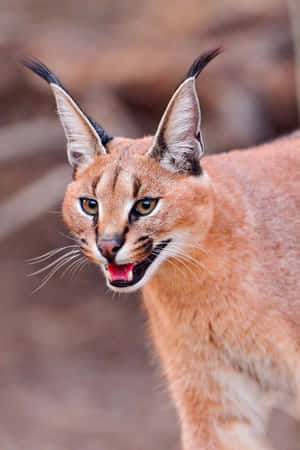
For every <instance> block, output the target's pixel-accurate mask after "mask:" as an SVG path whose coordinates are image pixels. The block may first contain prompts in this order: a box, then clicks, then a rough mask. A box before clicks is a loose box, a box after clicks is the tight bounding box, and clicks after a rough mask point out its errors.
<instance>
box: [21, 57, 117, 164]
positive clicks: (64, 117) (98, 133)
mask: <svg viewBox="0 0 300 450" xmlns="http://www.w3.org/2000/svg"><path fill="white" fill-rule="evenodd" d="M22 63H23V64H24V66H25V67H27V68H29V69H31V70H32V71H33V72H34V73H36V74H37V75H39V76H40V77H41V78H43V79H44V80H45V81H47V82H48V83H49V84H50V86H51V89H52V91H53V93H54V96H55V100H56V105H57V110H58V114H59V117H60V120H61V123H62V125H63V128H64V131H65V135H66V138H67V153H68V160H69V162H70V164H71V165H72V166H73V168H74V169H77V168H79V166H80V168H85V167H87V166H88V165H90V164H91V163H92V162H93V160H94V157H95V155H96V154H105V153H106V150H105V144H106V143H107V142H108V141H109V140H111V139H112V137H110V136H109V135H108V134H106V133H105V131H104V130H103V129H102V128H101V127H100V125H98V124H97V123H96V122H94V121H93V120H92V119H91V118H90V117H88V116H87V115H86V114H85V113H84V112H83V111H82V109H81V108H80V107H79V105H78V104H77V103H76V102H75V101H74V100H73V98H72V97H71V95H70V94H69V93H68V92H67V90H66V89H65V88H64V87H63V85H62V84H61V82H60V81H59V80H58V78H57V77H56V76H55V75H54V73H53V72H51V71H50V70H49V69H48V67H46V66H45V65H44V64H42V63H40V62H38V61H35V60H23V61H22Z"/></svg>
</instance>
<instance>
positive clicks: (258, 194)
mask: <svg viewBox="0 0 300 450" xmlns="http://www.w3.org/2000/svg"><path fill="white" fill-rule="evenodd" d="M150 144H151V138H144V139H140V140H129V139H122V138H118V139H117V138H116V139H114V140H113V141H111V142H110V143H109V145H108V155H101V156H98V157H97V159H96V160H95V162H94V163H93V164H92V165H91V166H90V167H88V169H86V170H84V171H83V172H82V173H78V175H77V179H76V181H75V182H73V183H71V185H70V186H69V188H68V190H67V193H66V197H65V201H64V206H63V213H64V219H65V221H66V223H67V225H68V226H69V228H70V229H71V230H72V231H73V232H74V233H76V235H80V236H81V235H84V236H85V237H86V239H87V240H88V242H89V240H91V239H94V234H93V231H91V230H90V229H89V227H88V224H87V223H86V222H85V221H84V220H83V219H79V217H77V216H76V213H75V212H74V208H73V206H72V202H73V199H74V198H76V197H77V196H78V193H79V192H83V191H84V192H89V190H90V189H91V188H90V186H91V182H92V180H93V179H94V178H95V177H97V176H98V175H99V174H100V173H101V174H102V173H105V174H106V182H105V183H104V184H103V185H102V186H100V187H99V189H100V190H99V191H97V195H98V196H99V197H100V198H101V201H102V202H103V214H102V217H103V221H102V223H101V221H100V222H99V227H100V233H101V232H104V231H105V230H106V232H107V231H109V233H111V232H115V231H118V230H120V229H121V228H122V227H124V225H125V222H126V219H125V216H124V214H123V212H122V205H124V202H126V199H127V198H128V197H130V196H131V195H132V194H131V189H132V184H131V181H129V180H130V179H131V178H130V177H131V175H134V176H138V177H139V178H140V179H141V181H142V193H143V194H149V193H155V194H157V195H161V196H163V197H164V205H163V209H162V211H159V213H158V214H157V216H153V217H152V219H151V220H150V219H149V220H150V222H149V223H148V224H146V222H145V224H139V225H138V226H136V227H135V228H134V229H132V230H131V231H129V234H128V240H129V243H130V242H132V243H133V242H134V241H135V239H136V238H137V237H138V236H140V235H141V233H144V232H145V230H146V231H147V232H149V230H151V229H152V230H153V228H154V227H155V229H157V236H158V237H159V238H160V237H161V236H163V235H164V234H165V233H166V232H169V230H172V229H174V230H176V231H178V232H180V231H181V230H186V229H188V230H190V233H191V235H190V242H191V244H194V248H192V247H188V248H187V250H186V253H187V254H188V255H189V256H190V257H192V258H194V260H193V261H192V260H191V259H189V260H188V261H182V262H180V261H178V260H174V261H173V263H172V264H170V263H169V261H168V260H166V261H163V262H162V264H161V265H160V266H159V268H158V269H157V271H156V273H155V274H154V275H153V276H152V278H151V279H150V281H148V282H147V283H146V284H145V285H144V287H143V298H144V304H145V307H146V309H147V311H148V314H149V328H150V333H151V335H152V336H153V339H154V341H155V344H156V347H157V349H158V352H159V354H160V357H161V361H162V364H163V367H164V370H165V373H166V376H167V378H168V380H169V385H170V390H171V393H172V396H173V398H174V401H175V404H176V407H177V410H178V414H179V417H180V421H181V425H182V441H183V448H184V449H185V450H196V449H234V448H236V449H250V448H251V449H254V448H268V447H267V443H266V442H265V441H264V438H263V436H264V423H265V420H266V418H267V413H268V408H269V405H271V404H273V403H274V401H275V402H277V401H279V400H281V399H287V398H291V396H292V397H293V396H294V395H296V394H298V393H299V388H300V386H299V382H300V367H299V366H300V295H299V294H300V292H299V291H300V284H299V272H300V270H299V243H300V242H299V241H300V240H299V237H300V230H299V208H300V203H299V193H300V176H299V169H300V135H299V134H295V135H292V136H290V137H287V138H283V139H280V140H277V141H274V142H271V143H269V144H266V145H264V146H261V147H258V148H256V149H250V150H246V151H233V152H230V153H228V154H222V155H216V156H208V157H205V158H203V160H202V166H203V168H204V169H205V172H206V174H207V175H204V176H200V177H190V176H188V175H174V174H172V173H170V172H168V171H167V170H165V169H163V168H161V167H160V165H159V164H158V163H157V162H156V161H155V160H152V159H150V158H148V157H147V156H146V155H145V153H146V152H147V150H148V149H149V147H150ZM117 165H120V166H121V168H122V171H125V172H126V173H127V174H129V178H127V181H128V183H126V178H123V179H122V178H120V180H119V181H118V182H117V184H116V189H115V192H114V194H112V191H111V186H112V182H113V181H112V180H113V176H114V171H115V168H116V167H117ZM100 185H101V182H100ZM158 216H159V217H158ZM143 227H145V228H144V229H143ZM87 254H88V253H87ZM88 256H89V257H91V258H92V259H93V256H92V255H91V254H88ZM144 257H145V255H140V256H139V258H140V259H142V258H144ZM171 259H172V258H171ZM195 261H196V262H195ZM197 262H198V263H199V264H198V263H197Z"/></svg>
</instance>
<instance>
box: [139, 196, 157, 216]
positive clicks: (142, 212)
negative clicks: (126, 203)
mask: <svg viewBox="0 0 300 450" xmlns="http://www.w3.org/2000/svg"><path fill="white" fill-rule="evenodd" d="M157 202H158V199H153V198H143V199H142V200H139V201H137V202H136V204H135V205H134V212H135V213H136V214H137V215H138V216H146V215H147V214H150V213H151V211H153V209H154V208H155V206H156V205H157Z"/></svg>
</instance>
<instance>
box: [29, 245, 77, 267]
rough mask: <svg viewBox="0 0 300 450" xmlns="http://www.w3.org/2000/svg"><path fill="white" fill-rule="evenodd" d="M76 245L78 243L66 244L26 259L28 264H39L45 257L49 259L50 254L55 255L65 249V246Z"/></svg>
mask: <svg viewBox="0 0 300 450" xmlns="http://www.w3.org/2000/svg"><path fill="white" fill-rule="evenodd" d="M75 247H78V245H66V246H65V247H60V248H56V249H54V250H50V251H48V252H46V253H43V254H42V255H40V256H36V257H34V258H30V259H27V260H26V261H27V262H28V264H39V263H40V262H43V261H44V260H45V259H49V258H51V257H52V256H54V255H56V254H57V253H60V252H62V251H63V250H66V249H67V248H75Z"/></svg>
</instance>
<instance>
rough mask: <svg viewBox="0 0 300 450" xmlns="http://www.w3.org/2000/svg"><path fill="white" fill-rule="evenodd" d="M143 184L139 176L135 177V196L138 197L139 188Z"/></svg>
mask: <svg viewBox="0 0 300 450" xmlns="http://www.w3.org/2000/svg"><path fill="white" fill-rule="evenodd" d="M141 186H142V182H141V180H140V179H139V178H137V177H134V181H133V198H137V195H138V193H139V190H140V188H141Z"/></svg>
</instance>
